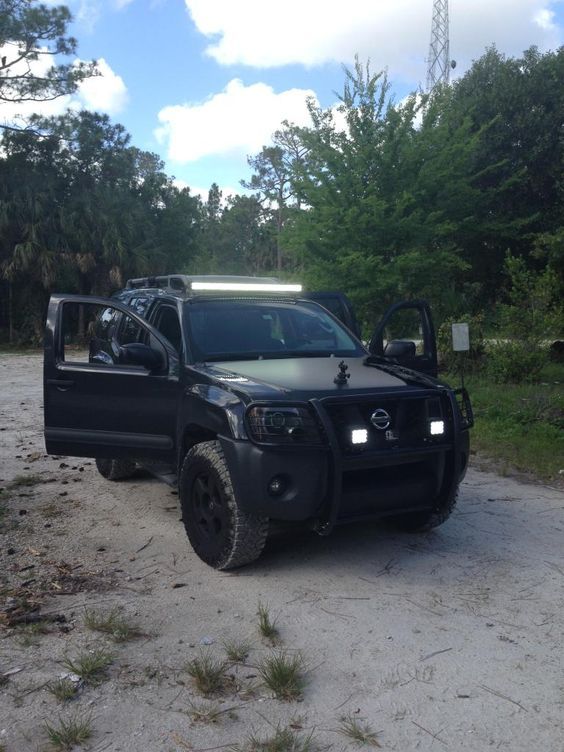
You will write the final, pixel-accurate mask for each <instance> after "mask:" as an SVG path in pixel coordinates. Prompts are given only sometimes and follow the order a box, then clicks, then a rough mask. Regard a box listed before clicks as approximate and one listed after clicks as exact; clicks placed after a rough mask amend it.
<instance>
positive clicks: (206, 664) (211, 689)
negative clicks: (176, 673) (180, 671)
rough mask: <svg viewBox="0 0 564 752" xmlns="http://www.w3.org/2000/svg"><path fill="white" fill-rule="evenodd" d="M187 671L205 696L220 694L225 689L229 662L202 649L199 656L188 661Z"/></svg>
mask: <svg viewBox="0 0 564 752" xmlns="http://www.w3.org/2000/svg"><path fill="white" fill-rule="evenodd" d="M186 671H187V672H188V675H189V676H190V677H191V678H192V681H193V682H194V686H195V687H196V689H197V690H198V692H200V693H201V694H203V695H204V697H209V696H210V695H215V694H218V693H220V692H222V691H223V690H224V689H225V685H226V681H227V675H226V672H227V662H226V661H224V660H220V659H219V658H215V657H214V656H213V655H212V654H211V653H210V652H209V651H201V652H200V655H199V656H197V657H196V658H193V659H192V660H191V661H188V663H187V664H186Z"/></svg>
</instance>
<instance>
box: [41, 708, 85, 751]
mask: <svg viewBox="0 0 564 752" xmlns="http://www.w3.org/2000/svg"><path fill="white" fill-rule="evenodd" d="M44 727H45V731H46V732H47V737H48V739H49V741H50V743H51V745H52V746H53V747H54V748H55V749H60V750H64V752H67V751H68V750H72V748H73V747H74V746H75V745H77V744H82V743H83V742H85V741H88V739H90V737H91V736H92V721H91V718H90V716H80V715H79V714H76V715H74V716H73V717H71V718H68V719H67V720H64V719H63V718H59V722H58V723H57V724H56V725H51V724H50V723H48V722H47V721H45V723H44Z"/></svg>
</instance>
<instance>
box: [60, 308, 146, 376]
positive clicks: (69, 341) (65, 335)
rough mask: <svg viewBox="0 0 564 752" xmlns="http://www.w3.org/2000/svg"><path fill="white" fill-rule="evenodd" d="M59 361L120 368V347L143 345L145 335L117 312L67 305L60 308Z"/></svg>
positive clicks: (121, 362) (122, 362) (139, 328)
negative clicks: (133, 343)
mask: <svg viewBox="0 0 564 752" xmlns="http://www.w3.org/2000/svg"><path fill="white" fill-rule="evenodd" d="M60 315H61V320H60V326H59V331H60V332H61V336H60V341H59V348H58V360H59V361H62V362H65V363H84V364H89V365H103V366H122V365H123V364H124V357H123V353H122V351H121V346H122V345H127V344H130V343H132V342H143V343H144V342H145V341H147V340H148V332H147V331H146V329H145V328H144V327H143V326H142V325H140V324H139V323H137V321H135V319H133V318H132V317H131V316H127V314H124V313H122V312H121V311H119V310H118V309H117V308H113V307H112V306H107V305H99V304H95V303H75V302H73V301H68V302H65V303H63V305H62V306H61V314H60Z"/></svg>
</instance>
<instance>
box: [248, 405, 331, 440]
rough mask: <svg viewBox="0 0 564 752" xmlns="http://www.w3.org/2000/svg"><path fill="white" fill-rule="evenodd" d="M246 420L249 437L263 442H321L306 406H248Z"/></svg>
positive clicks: (317, 429) (315, 424)
mask: <svg viewBox="0 0 564 752" xmlns="http://www.w3.org/2000/svg"><path fill="white" fill-rule="evenodd" d="M247 421H248V427H249V433H250V435H251V438H253V439H254V440H255V441H258V442H260V443H263V444H321V435H320V433H319V428H318V427H317V423H316V422H315V419H314V417H313V415H312V414H311V413H310V411H309V410H308V409H307V408H306V407H275V406H271V407H250V408H249V410H248V412H247Z"/></svg>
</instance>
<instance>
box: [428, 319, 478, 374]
mask: <svg viewBox="0 0 564 752" xmlns="http://www.w3.org/2000/svg"><path fill="white" fill-rule="evenodd" d="M458 322H465V323H467V324H468V325H469V328H470V351H469V352H467V353H465V352H454V350H453V349H452V325H453V324H455V323H458ZM483 328H484V320H483V317H482V315H481V314H478V315H476V316H470V315H467V314H466V315H464V316H457V317H456V318H449V319H446V321H443V323H442V324H441V326H440V327H439V330H438V332H437V350H438V355H439V363H440V366H441V370H443V371H447V372H449V373H458V372H459V371H460V370H461V368H462V367H464V370H465V371H467V372H471V373H476V372H477V371H479V370H480V369H481V368H482V366H483V364H484V355H485V341H484V332H483Z"/></svg>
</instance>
